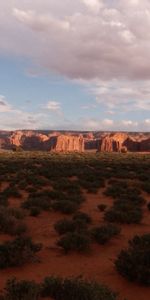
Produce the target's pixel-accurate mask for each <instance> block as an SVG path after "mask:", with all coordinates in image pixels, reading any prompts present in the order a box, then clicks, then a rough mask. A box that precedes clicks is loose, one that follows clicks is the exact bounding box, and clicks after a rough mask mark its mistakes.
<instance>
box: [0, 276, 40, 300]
mask: <svg viewBox="0 0 150 300" xmlns="http://www.w3.org/2000/svg"><path fill="white" fill-rule="evenodd" d="M39 297H40V286H39V285H38V284H36V283H35V282H34V281H27V280H21V281H17V280H16V278H13V279H11V280H8V281H7V283H6V287H5V290H4V294H3V298H2V299H3V300H38V299H39Z"/></svg>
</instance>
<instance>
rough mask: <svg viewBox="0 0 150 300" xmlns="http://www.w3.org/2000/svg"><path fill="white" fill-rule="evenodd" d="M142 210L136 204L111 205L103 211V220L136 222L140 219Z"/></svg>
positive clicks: (123, 222)
mask: <svg viewBox="0 0 150 300" xmlns="http://www.w3.org/2000/svg"><path fill="white" fill-rule="evenodd" d="M142 216H143V214H142V210H141V208H138V207H136V206H128V207H127V206H122V207H121V208H119V207H117V206H113V207H112V208H110V209H109V210H107V211H106V212H105V220H106V221H108V222H116V223H122V224H125V223H126V224H134V223H135V224H138V223H140V222H141V220H142Z"/></svg>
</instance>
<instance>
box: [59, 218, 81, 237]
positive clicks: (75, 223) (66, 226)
mask: <svg viewBox="0 0 150 300" xmlns="http://www.w3.org/2000/svg"><path fill="white" fill-rule="evenodd" d="M54 228H55V230H56V231H57V232H58V233H59V234H60V235H62V234H65V233H67V232H75V231H76V232H83V231H85V230H86V229H87V223H86V221H85V220H84V219H83V220H82V219H80V218H75V219H73V220H66V219H64V220H60V221H58V222H57V223H56V224H55V225H54Z"/></svg>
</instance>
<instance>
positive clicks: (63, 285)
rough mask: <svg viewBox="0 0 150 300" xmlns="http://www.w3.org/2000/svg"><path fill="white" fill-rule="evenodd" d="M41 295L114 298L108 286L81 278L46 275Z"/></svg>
mask: <svg viewBox="0 0 150 300" xmlns="http://www.w3.org/2000/svg"><path fill="white" fill-rule="evenodd" d="M42 295H43V297H52V298H54V299H55V300H116V299H117V296H116V294H115V293H114V292H113V291H111V290H110V289H109V288H108V287H106V286H104V285H102V284H100V283H96V282H90V281H86V280H84V279H82V278H69V279H61V278H58V277H47V278H46V279H45V280H44V282H43V285H42Z"/></svg>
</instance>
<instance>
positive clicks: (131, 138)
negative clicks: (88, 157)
mask: <svg viewBox="0 0 150 300" xmlns="http://www.w3.org/2000/svg"><path fill="white" fill-rule="evenodd" d="M99 151H104V152H122V151H129V152H147V151H150V137H149V136H143V135H142V136H140V135H138V134H137V135H132V134H131V135H130V134H125V133H115V134H108V135H106V136H105V137H103V138H102V139H101V142H100V147H99Z"/></svg>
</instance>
